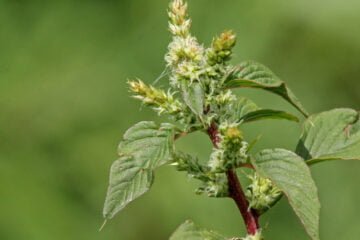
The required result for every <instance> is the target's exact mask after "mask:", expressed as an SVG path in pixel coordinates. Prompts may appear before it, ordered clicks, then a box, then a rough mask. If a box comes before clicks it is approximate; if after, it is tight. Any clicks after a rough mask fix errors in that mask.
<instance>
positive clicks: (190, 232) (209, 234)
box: [169, 220, 227, 240]
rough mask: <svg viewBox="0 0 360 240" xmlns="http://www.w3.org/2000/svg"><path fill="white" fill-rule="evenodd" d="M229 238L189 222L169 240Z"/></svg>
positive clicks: (180, 227)
mask: <svg viewBox="0 0 360 240" xmlns="http://www.w3.org/2000/svg"><path fill="white" fill-rule="evenodd" d="M226 239H227V238H225V237H223V236H221V235H219V234H217V233H216V232H213V231H208V230H205V229H200V228H199V227H197V226H195V224H194V223H193V222H192V221H190V220H188V221H186V222H185V223H183V224H182V225H180V226H179V227H178V228H177V229H176V230H175V232H174V233H173V234H172V235H171V237H170V239H169V240H226Z"/></svg>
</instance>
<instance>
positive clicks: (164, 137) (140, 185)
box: [103, 122, 174, 219]
mask: <svg viewBox="0 0 360 240" xmlns="http://www.w3.org/2000/svg"><path fill="white" fill-rule="evenodd" d="M173 138H174V134H173V127H172V126H171V125H169V124H162V125H161V126H160V127H159V126H157V125H156V124H155V123H154V122H140V123H138V124H135V125H134V126H133V127H131V128H130V129H129V130H128V131H127V132H126V133H125V134H124V140H123V141H122V142H121V143H120V145H119V149H118V153H119V155H120V158H119V160H117V161H115V162H114V163H113V165H112V166H111V171H110V183H109V188H108V192H107V196H106V200H105V205H104V211H103V214H104V217H105V218H106V219H110V218H112V217H113V216H114V215H115V214H116V213H117V212H119V211H120V210H121V209H123V208H124V207H125V206H126V205H127V204H129V203H130V202H131V201H133V200H134V199H136V198H138V197H139V196H141V195H143V194H144V193H145V192H147V191H148V190H149V188H150V186H151V185H152V183H153V180H154V175H153V170H154V169H155V168H157V167H159V166H161V165H163V164H165V163H167V162H169V161H170V160H171V158H170V157H171V155H172V142H173Z"/></svg>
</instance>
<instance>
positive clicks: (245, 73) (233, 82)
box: [224, 61, 308, 116]
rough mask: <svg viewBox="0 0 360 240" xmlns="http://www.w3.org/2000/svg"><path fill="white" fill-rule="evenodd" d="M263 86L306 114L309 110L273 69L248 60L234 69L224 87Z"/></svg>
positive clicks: (262, 87)
mask: <svg viewBox="0 0 360 240" xmlns="http://www.w3.org/2000/svg"><path fill="white" fill-rule="evenodd" d="M245 87H249V88H261V89H264V90H267V91H270V92H272V93H275V94H277V95H280V96H281V97H283V98H284V99H285V100H287V101H288V102H289V103H290V104H292V105H293V106H294V107H295V108H296V109H298V110H299V111H300V112H301V113H302V114H303V115H304V116H308V113H307V111H306V110H305V108H304V107H303V106H302V104H301V103H300V101H299V100H298V99H297V97H296V96H295V95H294V93H293V92H292V91H291V90H290V89H289V88H288V87H287V86H286V84H285V83H284V82H283V81H281V80H280V79H279V78H278V77H277V76H276V75H275V74H274V73H273V72H272V71H271V70H269V69H268V68H267V67H265V66H264V65H262V64H259V63H256V62H253V61H246V62H242V63H241V64H240V65H239V66H238V67H237V68H235V69H234V70H232V72H230V74H229V75H228V76H227V78H226V79H225V81H224V88H245Z"/></svg>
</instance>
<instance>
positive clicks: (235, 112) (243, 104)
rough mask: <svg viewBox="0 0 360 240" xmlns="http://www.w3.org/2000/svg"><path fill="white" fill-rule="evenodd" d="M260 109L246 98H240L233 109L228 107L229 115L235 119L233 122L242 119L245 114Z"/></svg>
mask: <svg viewBox="0 0 360 240" xmlns="http://www.w3.org/2000/svg"><path fill="white" fill-rule="evenodd" d="M259 109H260V108H259V107H258V106H257V105H256V103H254V102H253V101H251V100H250V99H248V98H245V97H240V98H239V100H238V101H237V102H236V104H235V106H234V107H230V109H229V111H231V113H232V114H231V115H232V116H234V117H235V118H236V119H235V121H237V120H239V119H242V118H243V117H244V116H245V115H246V114H249V113H251V112H254V111H256V110H259Z"/></svg>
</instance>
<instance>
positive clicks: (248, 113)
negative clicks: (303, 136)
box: [228, 97, 299, 123]
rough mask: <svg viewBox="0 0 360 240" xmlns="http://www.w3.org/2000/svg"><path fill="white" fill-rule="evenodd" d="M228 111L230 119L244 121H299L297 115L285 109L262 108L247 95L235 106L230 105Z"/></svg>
mask: <svg viewBox="0 0 360 240" xmlns="http://www.w3.org/2000/svg"><path fill="white" fill-rule="evenodd" d="M228 112H229V113H230V114H229V116H230V117H229V119H230V120H232V121H243V122H244V123H246V122H253V121H257V120H264V119H285V120H290V121H295V122H298V121H299V119H298V118H297V117H296V116H294V115H292V114H290V113H287V112H284V111H278V110H272V109H261V108H260V107H258V106H257V105H256V104H255V103H254V102H253V101H251V100H249V99H247V98H245V97H241V98H240V99H239V100H238V101H237V102H236V103H235V106H234V107H232V106H229V109H228Z"/></svg>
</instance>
